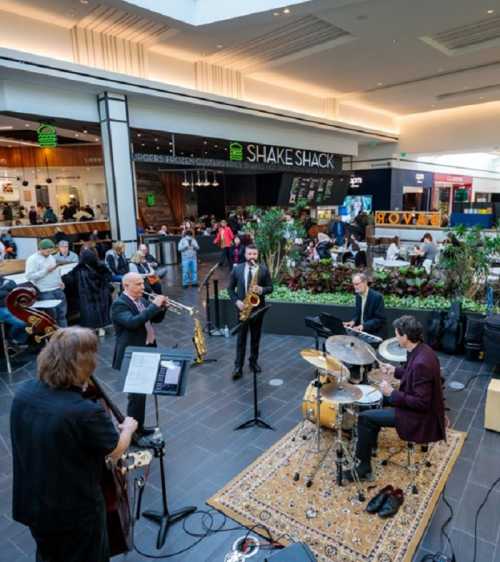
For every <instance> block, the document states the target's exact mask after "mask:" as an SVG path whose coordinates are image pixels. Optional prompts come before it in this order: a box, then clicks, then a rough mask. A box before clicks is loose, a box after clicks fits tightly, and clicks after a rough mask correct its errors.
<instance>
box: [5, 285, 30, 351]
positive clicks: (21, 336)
mask: <svg viewBox="0 0 500 562" xmlns="http://www.w3.org/2000/svg"><path fill="white" fill-rule="evenodd" d="M16 287H17V285H16V283H15V282H14V281H11V280H10V279H5V277H2V276H1V275H0V322H4V323H5V324H7V325H8V326H10V339H11V340H12V341H13V343H15V344H16V345H21V346H22V345H25V344H26V342H27V341H28V332H26V329H25V328H26V323H25V322H23V321H22V320H20V319H19V318H17V317H16V316H14V315H13V314H12V312H11V311H10V310H9V309H8V308H7V306H6V305H5V299H6V298H7V295H8V294H9V293H10V292H11V291H12V289H15V288H16Z"/></svg>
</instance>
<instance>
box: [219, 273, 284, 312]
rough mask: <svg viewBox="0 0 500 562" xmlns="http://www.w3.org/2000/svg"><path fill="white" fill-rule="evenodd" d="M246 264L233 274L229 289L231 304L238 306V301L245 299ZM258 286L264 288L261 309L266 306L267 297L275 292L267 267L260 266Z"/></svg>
mask: <svg viewBox="0 0 500 562" xmlns="http://www.w3.org/2000/svg"><path fill="white" fill-rule="evenodd" d="M244 276H245V263H240V264H239V265H236V266H235V267H234V268H233V270H232V272H231V279H230V280H229V287H228V288H227V290H228V293H229V298H230V299H231V302H232V303H233V304H234V305H236V301H237V300H240V301H242V300H243V299H244V298H245V294H246V291H245V279H244ZM257 285H259V286H260V287H262V295H260V304H259V308H260V307H262V306H264V304H265V300H266V299H265V295H270V294H271V293H272V292H273V281H272V279H271V276H270V275H269V270H268V269H267V267H266V266H265V265H259V272H258V274H257Z"/></svg>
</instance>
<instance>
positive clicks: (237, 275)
mask: <svg viewBox="0 0 500 562" xmlns="http://www.w3.org/2000/svg"><path fill="white" fill-rule="evenodd" d="M258 259H259V251H258V250H257V247H256V246H254V245H253V244H250V245H248V246H247V247H246V248H245V262H244V263H242V264H239V265H236V266H235V267H234V268H233V271H232V272H231V279H230V281H229V287H228V292H229V297H230V299H231V302H232V303H233V304H234V305H235V306H236V309H237V312H238V317H240V316H241V313H242V311H243V312H246V311H248V308H250V306H251V305H249V304H248V303H249V300H250V298H251V297H252V296H253V298H255V296H256V297H258V300H259V301H260V302H259V303H258V305H257V306H255V307H252V308H253V313H255V312H256V311H257V310H259V308H262V307H263V306H264V305H265V295H269V294H271V293H272V292H273V282H272V280H271V276H270V275H269V270H268V269H267V267H266V266H265V265H263V264H258ZM255 300H257V299H255ZM249 330H250V361H249V362H250V368H251V369H252V370H253V371H255V372H256V373H260V372H262V369H261V368H260V366H259V364H258V363H257V360H258V358H259V343H260V334H261V330H262V315H258V316H257V318H254V319H251V320H249V321H248V322H243V324H242V326H241V328H240V330H239V332H238V339H237V342H236V359H235V362H234V371H233V380H237V379H239V378H241V377H242V375H243V363H244V362H245V351H246V344H247V334H248V331H249Z"/></svg>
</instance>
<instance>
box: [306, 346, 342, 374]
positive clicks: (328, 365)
mask: <svg viewBox="0 0 500 562" xmlns="http://www.w3.org/2000/svg"><path fill="white" fill-rule="evenodd" d="M300 355H301V356H302V359H305V360H306V361H307V362H308V363H310V364H311V365H313V366H314V367H316V369H320V370H322V371H328V372H329V373H341V372H343V371H345V369H346V367H345V365H344V364H343V363H342V362H341V361H338V360H337V359H335V357H331V356H330V355H328V354H327V353H324V352H323V351H319V350H317V349H303V350H302V351H301V352H300Z"/></svg>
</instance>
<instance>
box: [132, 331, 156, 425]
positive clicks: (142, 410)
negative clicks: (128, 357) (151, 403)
mask: <svg viewBox="0 0 500 562" xmlns="http://www.w3.org/2000/svg"><path fill="white" fill-rule="evenodd" d="M144 347H156V342H154V343H150V344H148V345H146V346H144ZM127 416H130V417H131V418H134V419H135V420H137V423H138V425H139V427H138V428H137V432H138V433H140V432H141V430H142V428H143V427H144V419H145V418H146V394H129V395H128V403H127Z"/></svg>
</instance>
